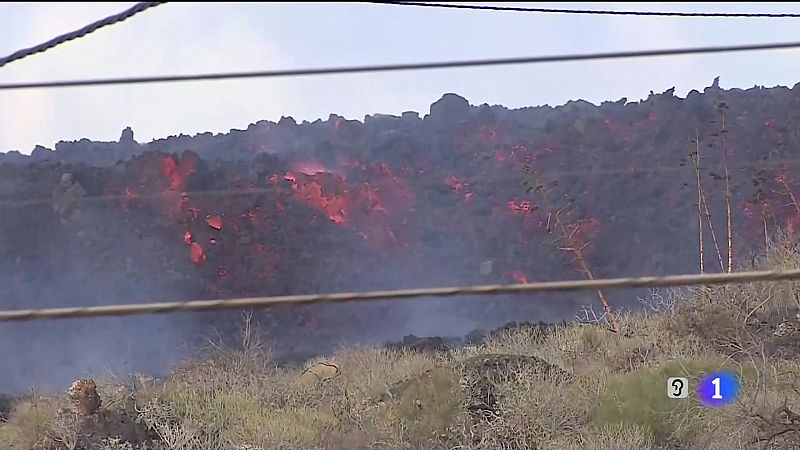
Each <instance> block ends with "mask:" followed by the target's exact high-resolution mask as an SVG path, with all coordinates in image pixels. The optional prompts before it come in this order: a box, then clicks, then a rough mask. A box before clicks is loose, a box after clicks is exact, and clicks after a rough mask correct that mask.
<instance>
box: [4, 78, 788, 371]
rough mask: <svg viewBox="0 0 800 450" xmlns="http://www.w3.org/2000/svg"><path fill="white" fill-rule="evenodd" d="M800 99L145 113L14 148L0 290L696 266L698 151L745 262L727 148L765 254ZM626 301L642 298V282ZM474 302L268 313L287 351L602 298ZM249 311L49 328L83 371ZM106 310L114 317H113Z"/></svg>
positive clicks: (403, 280)
mask: <svg viewBox="0 0 800 450" xmlns="http://www.w3.org/2000/svg"><path fill="white" fill-rule="evenodd" d="M799 117H800V87H798V86H795V87H794V88H792V89H789V88H771V89H763V88H752V89H748V90H740V89H734V90H727V91H726V90H722V89H720V88H719V86H718V84H717V82H716V81H715V82H714V83H713V85H712V86H710V87H707V88H705V89H704V90H703V92H702V93H701V92H698V91H692V92H691V93H690V94H689V95H688V96H687V97H686V98H685V99H681V98H678V97H676V96H674V94H673V91H672V90H670V91H667V92H665V93H663V94H657V95H656V94H653V95H651V96H650V97H649V98H648V99H646V100H644V101H640V102H630V103H629V102H627V101H626V100H625V99H621V100H619V101H616V102H605V103H603V104H602V105H599V106H595V105H592V104H590V103H587V102H584V101H575V102H570V103H568V104H566V105H563V106H559V107H555V108H553V107H549V106H545V107H535V108H522V109H517V110H510V109H507V108H504V107H502V106H489V105H480V106H472V105H470V104H469V103H468V101H467V100H466V99H464V98H461V97H459V96H457V95H454V94H446V95H444V96H443V97H442V98H441V99H440V100H438V101H437V102H435V103H434V104H432V105H431V108H430V113H429V114H427V115H424V117H422V118H421V117H420V114H418V113H416V112H405V113H403V114H402V115H400V116H387V115H375V116H367V117H366V118H365V120H364V121H363V122H361V121H355V120H346V119H344V118H342V117H339V116H336V115H331V116H330V118H329V119H328V120H326V121H321V120H318V121H316V122H313V123H308V122H303V123H301V124H298V123H297V122H296V121H295V120H293V119H292V118H283V119H281V120H280V121H279V122H278V123H273V122H267V121H262V122H258V123H255V124H251V125H250V126H249V127H247V129H245V130H231V131H230V132H229V133H226V134H217V135H212V134H211V133H205V134H200V135H197V136H184V135H181V136H172V137H169V138H165V139H159V140H155V141H153V142H150V143H147V144H139V143H137V142H136V140H135V136H134V134H133V131H131V130H130V129H126V130H125V131H124V132H123V133H122V136H121V138H120V140H119V142H91V141H88V140H81V141H78V142H61V143H58V144H57V145H56V148H55V149H54V150H50V149H46V148H43V147H37V148H36V149H35V150H34V151H33V153H32V155H30V156H23V155H20V154H18V153H6V154H2V155H0V205H2V208H3V214H0V232H2V235H3V236H4V237H5V238H4V239H2V240H0V255H2V258H0V261H2V263H0V264H2V267H1V269H2V270H0V282H2V283H3V286H6V288H5V289H3V290H2V292H0V307H2V308H23V307H40V306H54V305H59V306H65V305H78V304H105V303H110V302H134V301H150V300H170V299H189V298H224V297H234V296H253V295H276V294H288V293H314V292H327V291H349V290H361V289H391V288H402V287H411V286H439V285H456V284H471V283H495V282H503V283H505V282H525V281H532V280H554V279H570V278H582V277H584V276H585V275H584V274H583V273H582V266H581V264H580V261H576V256H577V255H576V254H575V252H570V251H563V249H564V248H565V247H572V248H580V249H581V255H580V256H581V258H580V259H583V261H584V262H585V263H586V266H587V267H588V269H589V270H590V271H591V272H592V273H593V275H594V276H596V277H607V276H634V275H645V274H673V273H687V272H696V271H697V270H698V255H697V181H696V172H695V165H694V163H693V159H692V156H691V155H692V154H693V152H696V151H697V150H699V152H700V156H701V159H700V161H701V165H702V168H701V174H702V176H701V183H702V187H703V190H704V195H705V198H706V199H707V203H708V205H709V208H710V215H711V216H712V217H713V219H714V231H715V236H716V237H717V240H718V241H719V247H720V255H719V257H718V255H717V253H716V250H715V249H714V246H713V244H712V243H711V242H712V236H711V234H710V229H709V227H708V226H707V224H706V226H705V231H706V233H707V236H706V250H707V254H706V255H705V265H706V270H707V271H718V270H720V268H719V264H718V261H719V260H720V259H721V260H723V261H726V260H727V255H726V245H725V201H724V200H725V175H724V173H725V169H724V165H723V162H724V161H726V160H727V164H728V168H729V172H730V183H731V198H732V207H733V212H732V214H733V217H732V219H733V224H734V229H735V233H734V260H735V263H736V264H737V265H739V266H745V267H749V264H750V254H751V253H752V252H753V251H754V250H757V249H759V248H760V247H762V246H763V243H764V242H765V229H766V232H767V233H771V232H772V231H774V230H776V229H777V228H790V229H791V228H793V227H795V226H796V225H797V224H798V222H797V221H798V220H800V208H798V206H797V205H796V204H795V203H794V195H800V189H798V187H797V186H795V181H796V176H795V174H794V172H793V168H794V167H795V161H794V154H795V153H797V152H798V150H800V128H798V127H797V126H796V124H797V123H798V118H799ZM795 193H796V194H795ZM556 219H557V220H556ZM609 297H610V300H611V302H612V303H613V304H615V305H616V306H618V307H624V306H631V305H633V304H635V297H636V295H635V293H633V294H631V293H624V295H623V294H622V293H615V292H611V293H609ZM454 302H457V300H448V301H443V300H442V301H440V300H435V301H434V300H419V301H411V302H408V301H406V302H403V303H401V304H398V303H385V302H376V303H374V304H370V305H364V304H354V305H349V304H348V305H319V306H313V307H305V308H302V309H299V308H292V309H290V310H287V309H275V310H271V311H269V312H267V313H263V314H261V315H260V317H259V319H260V320H261V321H262V322H263V323H265V324H267V325H269V326H268V327H267V329H268V330H269V335H270V336H269V337H270V338H271V339H273V340H276V341H280V342H283V343H284V344H285V345H284V346H283V347H281V348H283V349H284V350H285V351H286V352H288V353H292V352H294V353H296V354H302V355H303V357H305V356H308V355H309V354H311V353H314V352H317V351H319V350H320V349H325V348H330V346H332V345H334V344H335V343H337V342H339V341H340V340H342V339H349V340H353V339H357V340H385V339H396V338H398V337H402V336H403V335H405V334H409V333H414V334H425V335H459V334H464V333H466V332H467V331H469V330H471V329H474V328H481V327H483V328H489V327H493V326H497V325H498V324H500V323H502V322H506V321H509V320H517V321H523V320H534V321H536V320H544V321H554V320H559V319H563V318H569V317H571V316H572V315H574V314H575V312H576V309H577V306H578V305H579V304H583V303H590V302H596V298H594V297H592V296H585V295H581V296H575V295H569V296H567V295H560V296H555V295H548V296H542V297H530V296H527V297H513V298H493V299H482V300H480V301H468V302H459V303H458V305H455V303H454ZM230 316H231V315H230V314H227V315H226V314H220V315H213V314H201V315H195V316H192V317H183V316H180V317H175V318H169V319H166V318H141V319H126V320H125V321H119V322H115V321H108V322H104V324H103V325H102V326H101V325H98V324H99V323H100V321H94V322H85V321H71V322H59V323H57V324H55V325H54V324H47V325H43V324H42V325H38V324H37V325H35V326H36V327H40V328H37V329H36V330H37V331H36V332H37V333H40V332H41V333H44V334H40V336H44V335H49V336H50V338H49V339H50V340H49V341H48V340H47V339H44V337H43V338H42V339H44V341H43V342H37V343H36V344H35V345H42V346H44V347H45V348H46V349H47V351H52V352H55V351H56V350H54V348H56V347H58V345H55V344H59V345H61V346H63V345H64V339H65V338H64V336H69V338H67V340H68V341H69V342H70V345H69V346H68V347H69V348H68V349H67V350H64V349H62V350H59V351H58V354H59V356H58V358H59V361H61V362H60V363H59V364H63V365H64V367H72V364H77V363H76V362H75V361H82V360H83V359H82V358H87V356H85V354H86V353H89V354H91V353H92V352H97V356H95V357H92V358H94V359H92V360H93V361H94V360H95V359H96V360H98V361H107V360H108V358H107V355H108V354H111V355H112V356H113V357H114V358H116V357H121V356H119V355H117V353H118V352H117V351H116V350H114V349H109V348H108V347H109V346H110V345H112V344H111V343H114V342H117V340H118V339H121V340H122V341H124V342H126V343H127V342H130V341H131V340H132V339H134V336H135V340H137V341H138V342H140V343H141V346H138V345H137V349H136V350H135V351H138V352H143V353H142V355H149V356H146V357H145V356H141V357H142V358H145V359H146V360H148V361H150V360H152V359H153V356H152V355H153V354H152V350H151V351H150V353H147V351H145V350H142V348H145V347H149V346H151V345H157V346H159V348H161V347H162V346H163V345H162V344H164V342H165V338H164V333H167V332H168V333H169V336H170V338H169V339H167V341H170V340H171V339H173V338H174V339H178V340H179V338H180V339H182V338H183V337H184V333H183V331H184V330H194V331H196V330H197V328H196V326H197V325H198V323H199V324H202V325H207V324H208V323H209V322H213V323H215V324H217V325H220V326H224V323H227V320H223V321H220V317H230ZM233 323H238V320H237V321H233ZM106 325H108V326H106ZM31 327H34V325H22V324H19V325H14V326H13V327H11V328H9V333H11V334H12V335H15V333H20V335H24V334H26V333H31V332H33V331H32V330H33V328H31ZM108 327H117V328H116V329H115V332H113V333H112V332H110V331H107V332H104V333H107V334H97V333H101V332H100V331H98V330H97V328H103V329H108ZM120 327H122V328H120ZM122 330H124V331H122ZM120 331H122V332H120ZM194 331H192V333H193V332H194ZM190 334H191V333H190ZM120 335H121V337H120ZM98 336H103V337H98ZM110 336H113V338H112V337H110ZM73 337H74V339H75V341H74V342H73ZM122 341H120V342H122ZM51 343H52V344H54V345H55V347H54V345H51ZM15 345H17V344H15ZM31 345H34V344H31ZM6 347H7V348H6ZM87 348H90V349H91V350H92V351H85V350H86V349H87ZM102 349H105V350H102ZM16 350H17V349H16V348H13V346H10V344H0V354H6V353H11V354H13V355H14V356H13V357H14V358H16V359H18V360H19V362H20V364H21V365H23V366H24V365H25V364H27V365H28V366H34V367H40V368H41V370H42V371H45V372H46V370H45V369H44V367H47V364H45V363H43V362H41V361H40V360H39V358H38V357H33V356H30V355H29V353H30V352H18V351H16ZM78 354H80V355H84V356H77V355H78ZM158 355H160V356H159V357H163V359H164V360H169V359H170V358H171V357H172V356H171V353H170V352H167V351H164V354H163V355H162V354H161V353H159V354H158ZM126 358H128V359H126V361H127V360H129V359H132V360H137V358H138V357H136V356H130V355H129V356H126ZM90 359H91V358H90ZM112 359H113V358H112ZM156 359H158V358H156ZM20 376H21V377H22V374H20ZM26 376H27V375H26ZM23 378H24V377H23Z"/></svg>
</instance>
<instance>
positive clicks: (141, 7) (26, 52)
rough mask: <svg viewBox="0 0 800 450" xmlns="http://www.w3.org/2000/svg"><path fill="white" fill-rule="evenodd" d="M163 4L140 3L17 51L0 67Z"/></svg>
mask: <svg viewBox="0 0 800 450" xmlns="http://www.w3.org/2000/svg"><path fill="white" fill-rule="evenodd" d="M163 3H167V2H140V3H137V4H136V5H134V6H133V7H131V8H129V9H127V10H125V11H123V12H121V13H119V14H114V15H113V16H108V17H106V18H105V19H100V20H98V21H96V22H92V23H90V24H89V25H86V26H85V27H83V28H81V29H79V30H75V31H72V32H70V33H66V34H62V35H61V36H57V37H55V38H53V39H50V40H49V41H47V42H44V43H42V44H39V45H36V46H33V47H30V48H26V49H22V50H19V51H16V52H14V53H12V54H10V55H8V56H5V57H3V58H0V67H3V66H5V65H6V64H9V63H12V62H14V61H19V60H20V59H23V58H27V57H28V56H31V55H35V54H37V53H42V52H44V51H47V50H49V49H51V48H53V47H55V46H57V45H61V44H63V43H65V42H68V41H71V40H74V39H78V38H81V37H84V36H86V35H88V34H90V33H93V32H95V31H97V30H99V29H100V28H103V27H105V26H109V25H113V24H115V23H119V22H122V21H123V20H127V19H130V18H131V17H133V16H135V15H136V14H139V13H140V12H144V11H146V10H148V9H150V8H152V7H154V6H158V5H161V4H163Z"/></svg>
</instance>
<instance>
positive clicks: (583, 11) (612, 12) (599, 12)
mask: <svg viewBox="0 0 800 450" xmlns="http://www.w3.org/2000/svg"><path fill="white" fill-rule="evenodd" d="M364 3H374V4H379V5H397V6H423V7H428V8H449V9H471V10H482V11H511V12H531V13H554V14H591V15H596V16H651V17H653V16H655V17H721V18H732V17H751V18H752V17H761V18H787V17H788V18H792V17H793V18H798V17H800V14H798V13H725V12H722V13H718V12H667V11H615V10H597V9H595V10H587V9H558V8H525V7H521V6H492V5H465V4H453V3H432V2H403V1H367V2H364Z"/></svg>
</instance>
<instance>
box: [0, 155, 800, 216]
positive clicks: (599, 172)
mask: <svg viewBox="0 0 800 450" xmlns="http://www.w3.org/2000/svg"><path fill="white" fill-rule="evenodd" d="M794 164H800V159H784V160H780V161H774V162H763V161H759V162H757V163H747V164H738V165H732V166H730V167H729V169H730V170H743V169H750V168H764V169H768V168H781V167H783V166H785V165H794ZM686 170H687V169H686V168H685V167H631V168H625V169H586V170H561V171H558V170H554V171H549V170H548V171H547V176H548V179H559V178H561V177H569V176H583V175H588V176H603V175H631V174H637V173H675V172H684V171H686ZM493 181H498V182H507V181H514V182H523V181H525V174H524V173H522V174H513V175H510V174H509V175H486V176H475V177H463V178H458V180H457V182H458V183H459V184H461V185H464V187H465V188H473V187H478V186H476V183H482V182H493ZM384 182H386V183H388V182H389V181H384V180H380V179H379V180H374V181H369V184H370V186H380V185H382V184H383V183H384ZM404 183H405V184H406V185H408V186H410V187H440V186H445V185H446V184H445V182H444V180H441V179H437V180H435V181H428V180H424V181H423V180H412V181H409V180H404ZM280 189H281V187H280V186H268V187H260V188H238V189H209V190H205V191H163V192H156V193H148V194H104V195H86V196H83V197H77V198H75V201H76V202H79V203H102V202H106V201H115V200H117V201H133V200H150V199H156V198H165V197H170V196H172V197H174V196H176V195H186V196H187V197H189V198H192V199H194V200H197V199H199V198H219V197H235V196H250V195H262V194H269V193H272V192H276V191H278V190H280ZM52 202H53V198H52V197H45V198H29V199H26V200H0V207H17V206H34V205H46V204H50V203H52Z"/></svg>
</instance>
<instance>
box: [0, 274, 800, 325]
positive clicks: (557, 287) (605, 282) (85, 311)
mask: <svg viewBox="0 0 800 450" xmlns="http://www.w3.org/2000/svg"><path fill="white" fill-rule="evenodd" d="M798 279H800V269H794V270H770V271H755V272H739V273H717V274H706V275H695V274H690V275H669V276H664V277H639V278H608V279H600V280H568V281H549V282H543V283H529V284H495V285H480V286H461V287H442V288H421V289H400V290H391V291H368V292H343V293H336V294H320V295H283V296H276V297H252V298H235V299H228V300H226V299H220V300H193V301H186V302H164V303H135V304H128V305H107V306H88V307H74V308H49V309H26V310H11V311H0V322H11V321H17V322H20V321H32V320H43V319H65V318H74V317H100V316H132V315H142V314H156V313H170V312H196V311H219V310H227V309H249V308H265V307H269V306H276V305H286V304H309V303H323V302H343V301H366V300H378V299H382V300H384V299H408V298H418V297H452V296H456V295H464V296H467V295H497V294H522V293H533V292H564V291H595V290H597V289H609V288H642V287H670V286H671V287H676V286H692V285H695V286H705V285H714V284H742V283H751V282H755V281H786V280H798Z"/></svg>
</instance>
